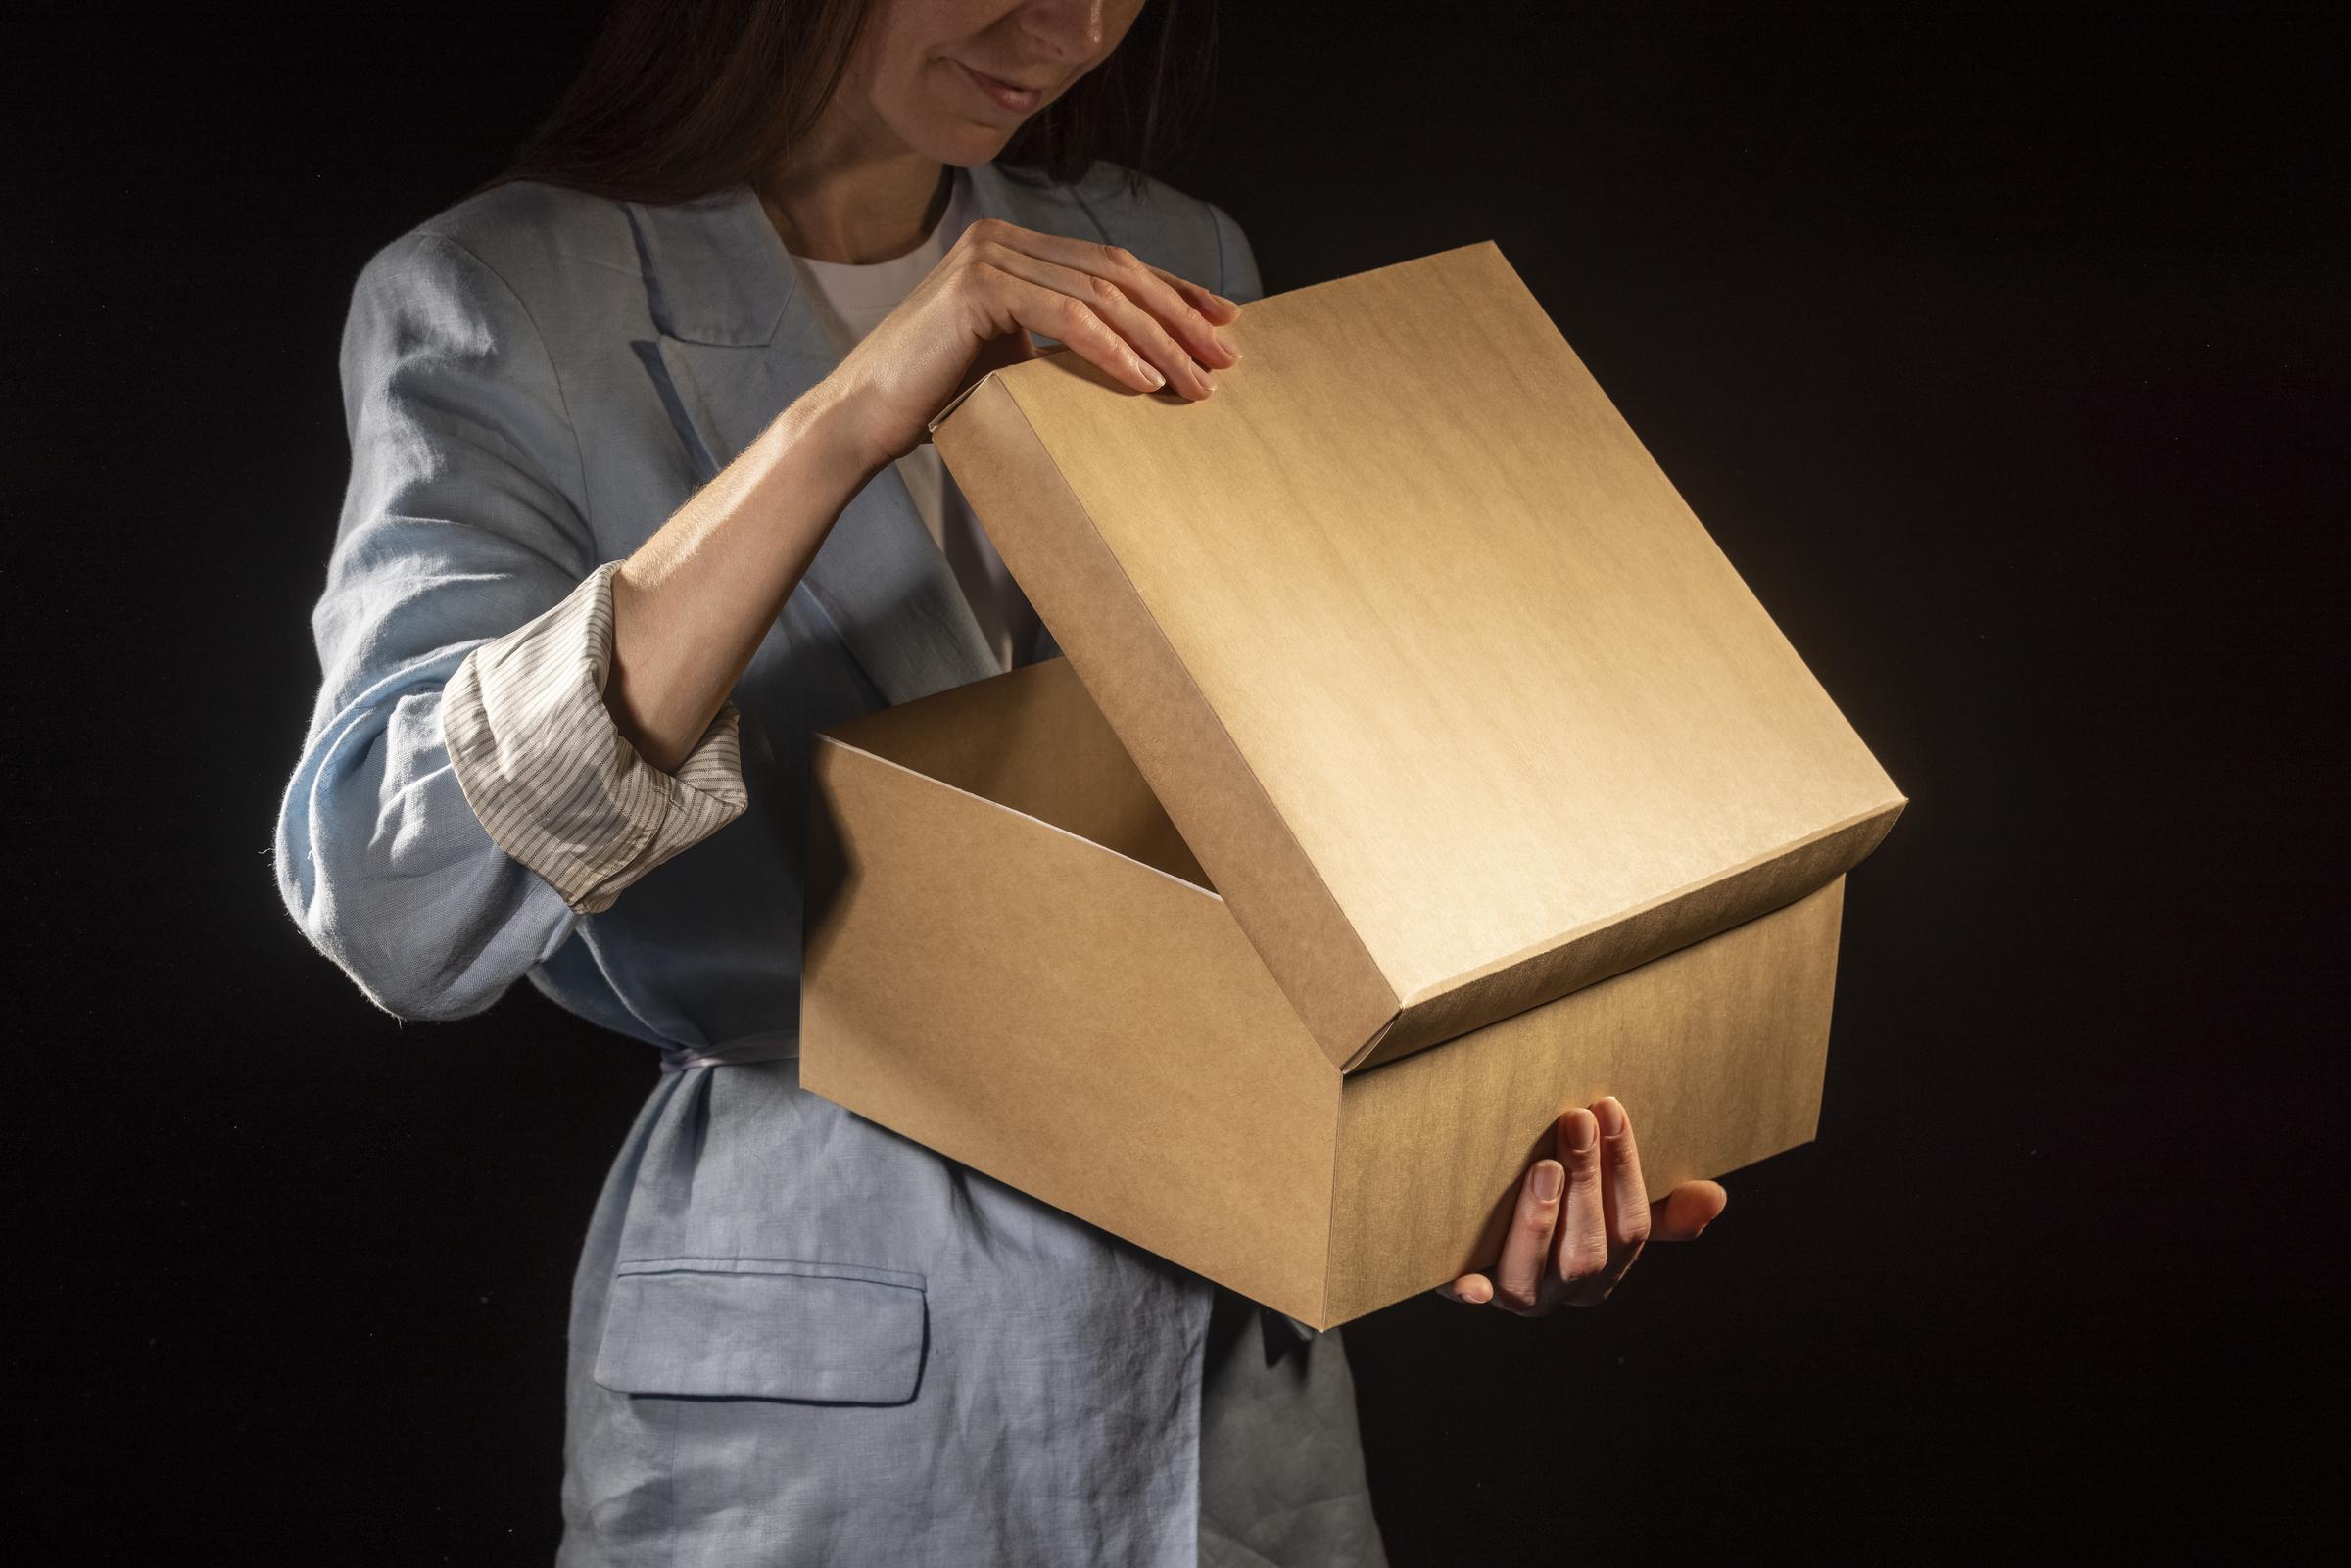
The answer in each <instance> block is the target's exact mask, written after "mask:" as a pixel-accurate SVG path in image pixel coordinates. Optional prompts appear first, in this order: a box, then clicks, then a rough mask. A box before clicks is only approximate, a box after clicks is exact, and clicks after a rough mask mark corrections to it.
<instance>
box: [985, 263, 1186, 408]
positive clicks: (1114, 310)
mask: <svg viewBox="0 0 2351 1568" xmlns="http://www.w3.org/2000/svg"><path fill="white" fill-rule="evenodd" d="M983 254H985V257H987V263H989V265H994V268H997V270H1001V272H1006V275H1011V277H1018V280H1023V282H1032V284H1039V287H1044V289H1053V292H1056V294H1068V296H1070V299H1077V301H1083V304H1086V308H1088V310H1093V315H1095V317H1098V319H1100V322H1103V324H1105V327H1110V329H1112V331H1117V334H1119V336H1122V339H1124V341H1127V346H1128V348H1130V351H1133V353H1138V355H1140V357H1142V359H1147V362H1150V364H1152V366H1154V369H1159V374H1164V376H1166V378H1169V383H1171V386H1174V388H1176V390H1177V393H1182V395H1185V398H1206V395H1209V393H1213V390H1216V381H1213V378H1211V376H1209V371H1206V369H1204V366H1201V364H1199V359H1194V357H1192V351H1189V348H1187V346H1185V343H1177V341H1176V336H1174V334H1171V331H1169V329H1166V327H1164V324H1162V322H1159V317H1157V315H1152V312H1150V310H1145V308H1142V306H1140V304H1138V301H1135V299H1133V296H1130V294H1128V292H1127V289H1124V287H1122V284H1119V282H1115V280H1110V277H1103V275H1098V272H1080V270H1077V268H1068V265H1060V263H1058V261H1046V259H1041V257H1030V254H1025V252H1018V249H1013V247H992V249H987V252H983ZM1152 284H1154V287H1157V289H1162V292H1166V294H1174V292H1171V289H1169V287H1166V284H1162V282H1159V280H1152Z"/></svg>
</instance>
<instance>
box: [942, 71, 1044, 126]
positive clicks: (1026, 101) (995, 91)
mask: <svg viewBox="0 0 2351 1568" xmlns="http://www.w3.org/2000/svg"><path fill="white" fill-rule="evenodd" d="M955 64H956V65H957V66H958V67H960V68H961V69H962V71H963V73H964V74H965V75H966V76H969V77H970V78H971V81H972V85H973V86H975V87H977V88H979V89H980V91H981V92H983V93H984V94H985V95H986V96H987V97H988V98H989V99H990V100H991V101H992V102H994V103H995V104H997V105H998V106H999V107H1001V108H1004V109H1007V110H1010V111H1012V112H1014V113H1016V114H1025V113H1027V112H1028V111H1030V110H1032V109H1034V108H1036V107H1037V105H1039V104H1041V103H1042V102H1044V97H1045V90H1044V89H1043V88H1042V87H1023V86H1019V85H1018V84H1016V83H1013V82H1009V81H1006V80H1004V79H1003V78H1002V77H1000V76H991V75H989V74H988V73H987V72H986V71H978V70H975V69H974V68H972V67H970V66H967V65H964V63H963V62H962V61H960V60H958V61H956V62H955Z"/></svg>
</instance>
